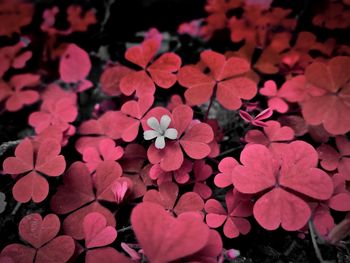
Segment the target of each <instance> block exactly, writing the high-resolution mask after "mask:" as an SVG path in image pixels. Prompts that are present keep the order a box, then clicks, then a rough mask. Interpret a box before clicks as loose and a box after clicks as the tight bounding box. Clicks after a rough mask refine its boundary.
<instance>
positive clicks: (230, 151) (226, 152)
mask: <svg viewBox="0 0 350 263" xmlns="http://www.w3.org/2000/svg"><path fill="white" fill-rule="evenodd" d="M240 148H242V146H238V147H235V148H231V149H229V150H227V151H224V152H222V153H220V154H219V155H218V156H216V158H219V157H222V156H225V155H227V154H229V153H232V152H234V151H236V150H238V149H240Z"/></svg>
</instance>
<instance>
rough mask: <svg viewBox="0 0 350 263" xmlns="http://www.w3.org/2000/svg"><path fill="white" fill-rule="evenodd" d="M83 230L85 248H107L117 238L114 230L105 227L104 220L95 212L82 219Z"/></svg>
mask: <svg viewBox="0 0 350 263" xmlns="http://www.w3.org/2000/svg"><path fill="white" fill-rule="evenodd" d="M83 229H84V236H85V246H86V247H87V248H94V247H103V246H107V245H109V244H111V243H112V242H113V241H114V240H115V239H116V238H117V231H116V230H115V228H114V227H112V226H107V220H106V218H105V217H104V216H103V215H102V214H100V213H97V212H94V213H90V214H88V215H87V216H86V217H85V218H84V222H83Z"/></svg>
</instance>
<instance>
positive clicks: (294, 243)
mask: <svg viewBox="0 0 350 263" xmlns="http://www.w3.org/2000/svg"><path fill="white" fill-rule="evenodd" d="M33 2H36V5H37V8H36V14H35V15H34V21H33V23H32V25H30V26H28V27H27V28H25V30H24V31H25V33H27V34H34V35H36V34H37V35H38V36H39V38H38V39H36V41H37V42H35V43H32V47H34V56H37V59H36V60H35V59H34V60H33V61H31V65H29V66H30V67H33V68H38V64H37V63H39V61H40V59H39V58H40V53H41V52H40V51H41V47H42V43H41V40H40V36H41V34H42V33H40V32H39V31H38V28H39V27H40V26H39V25H40V23H41V14H42V11H43V10H44V9H45V8H47V7H51V6H53V4H54V5H57V6H59V7H62V10H64V9H65V7H67V6H69V5H71V4H74V3H78V4H80V5H82V6H83V7H85V8H87V9H88V8H90V7H94V8H95V9H96V10H97V18H98V20H99V21H104V19H105V16H106V14H107V13H108V10H107V9H106V7H108V5H106V3H107V0H91V1H88V0H85V1H84V0H81V1H77V0H75V1H71V0H69V1H68V0H65V1H63V0H60V1H49V0H37V1H33ZM205 2H206V1H205V0H115V2H114V3H113V4H112V5H111V6H110V9H109V12H110V16H109V19H108V20H107V21H106V24H105V27H104V30H103V31H101V30H100V25H101V23H98V24H96V25H94V26H92V27H91V28H90V29H89V31H88V32H87V33H75V34H72V35H71V36H69V37H66V38H65V39H64V42H70V41H72V42H75V43H77V44H78V45H80V46H81V47H82V48H84V49H85V50H87V51H88V52H97V51H98V50H99V48H100V46H106V47H107V49H108V51H109V54H110V56H111V58H112V59H113V60H117V61H121V62H124V59H123V55H124V51H125V43H126V42H138V41H140V40H141V39H142V38H141V37H136V33H137V32H140V31H146V30H148V29H149V28H150V27H156V28H157V29H158V30H159V31H167V32H169V33H170V34H172V35H175V34H176V29H177V27H178V26H179V24H181V23H183V22H186V21H190V20H193V19H198V18H202V17H205V16H206V13H205V11H204V5H205ZM274 2H277V3H278V4H280V5H283V6H285V7H289V8H292V9H293V13H294V14H298V16H299V20H298V27H297V28H298V31H303V30H311V31H312V32H314V33H315V34H316V35H317V36H318V37H319V38H320V39H325V38H327V37H330V36H334V37H336V38H337V39H338V40H340V41H346V38H347V37H348V36H349V34H344V32H341V31H339V32H338V31H329V30H324V29H323V30H319V29H317V30H315V28H313V27H312V24H311V21H310V20H311V18H312V14H313V10H315V9H316V8H320V7H321V6H322V5H324V4H325V3H326V1H318V0H314V1H308V0H302V1H301V0H299V1H296V0H287V1H282V0H279V1H274ZM0 23H1V21H0ZM65 26H67V25H66V23H65V19H64V15H62V17H60V19H59V20H58V22H57V27H59V28H62V29H63V28H65ZM225 40H227V37H225V34H224V33H223V34H217V36H214V38H213V39H212V40H211V41H210V42H209V43H207V44H203V43H200V42H196V41H194V40H191V39H190V38H189V37H186V36H183V37H180V40H179V41H180V42H181V44H182V46H181V48H180V49H179V50H177V52H178V53H179V54H180V55H181V57H182V59H183V60H184V61H185V62H190V61H192V60H194V61H195V60H196V59H197V58H196V55H198V54H199V50H200V49H203V48H213V49H216V50H225V49H227V48H228V47H231V45H232V44H231V43H230V42H229V41H225ZM11 41H13V40H9V39H7V38H4V37H1V38H0V45H6V44H7V43H9V42H11ZM192 41H194V42H192ZM14 42H16V41H14ZM189 42H191V43H192V45H191V46H190V45H188V43H189ZM1 43H2V44H1ZM203 45H206V46H203ZM170 46H171V43H170ZM186 56H187V57H186ZM92 61H93V64H94V67H96V71H98V70H100V64H99V63H100V62H99V60H98V59H97V60H96V61H94V60H92ZM40 66H42V65H40ZM46 66H47V70H48V71H50V65H46ZM56 74H57V73H56ZM95 74H96V73H95ZM92 75H94V73H92ZM96 75H97V74H96ZM53 77H55V76H53ZM92 79H93V76H92ZM158 95H159V96H160V97H162V96H163V95H164V94H162V93H160V94H158ZM36 106H37V105H34V106H31V107H29V108H26V109H25V110H22V111H20V112H17V113H2V114H0V144H3V143H4V142H9V141H16V140H18V139H20V138H23V137H25V136H27V135H30V134H32V133H33V131H32V129H31V128H30V127H29V126H28V125H27V118H28V115H29V113H30V112H32V111H33V110H34V109H35V107H36ZM84 114H87V115H88V112H87V113H84V112H83V115H84ZM241 132H242V131H241ZM234 137H236V138H237V137H239V134H237V132H236V133H235V135H233V138H234ZM72 139H73V141H74V138H72ZM235 143H236V142H235V141H233V142H232V144H235ZM70 145H74V143H71V144H70ZM228 146H230V145H228ZM228 146H226V147H228ZM231 147H232V145H231ZM13 148H14V147H9V148H8V149H7V150H6V151H5V153H4V154H3V155H2V156H1V150H2V149H1V147H0V163H2V162H3V160H4V159H5V158H6V157H8V156H10V155H12V153H13ZM72 149H73V148H72ZM69 152H71V150H70V149H69V148H68V149H64V154H66V153H67V154H68V153H69ZM68 156H69V154H68ZM74 157H76V156H74ZM67 159H69V158H67ZM58 183H59V181H57V180H56V181H55V180H51V181H50V188H51V189H54V185H57V184H58ZM52 185H53V187H51V186H52ZM12 186H13V180H12V179H11V178H9V177H8V176H0V191H1V192H4V193H5V194H6V196H7V202H8V206H7V208H6V210H5V212H4V213H2V214H0V250H1V249H2V248H3V247H4V246H6V245H7V244H10V243H14V242H17V241H18V238H19V237H18V234H17V228H18V223H19V221H20V220H21V218H22V217H23V216H24V215H26V214H28V213H32V212H41V213H43V214H46V213H48V211H49V210H48V207H49V203H48V201H47V200H49V198H47V199H46V201H45V202H43V203H40V204H39V205H37V204H33V203H29V204H25V205H21V206H20V207H19V208H18V207H17V208H18V210H17V211H16V209H15V207H16V205H17V203H16V202H15V201H14V200H13V199H11V198H12V197H11V189H12ZM11 200H12V201H11ZM14 210H15V211H14ZM252 221H253V220H252ZM222 236H223V235H222ZM224 243H225V246H224V247H225V248H227V249H229V248H235V249H238V250H240V251H241V254H242V257H240V258H239V259H237V260H235V261H234V262H247V263H248V262H259V263H268V262H276V263H277V262H300V263H302V262H317V259H316V256H315V252H314V249H313V246H312V243H311V239H310V236H309V235H308V234H307V235H306V236H305V238H304V239H301V238H299V237H298V233H288V232H286V231H282V230H278V231H273V232H269V231H265V230H263V229H262V228H261V227H259V226H258V225H257V224H256V223H254V222H252V231H251V232H250V233H249V234H248V235H247V236H240V237H239V238H237V239H233V240H229V239H224ZM320 249H321V252H322V255H323V257H324V259H328V260H333V262H339V263H345V262H350V253H349V251H348V249H350V245H349V243H347V242H344V243H343V246H342V247H335V246H328V245H320Z"/></svg>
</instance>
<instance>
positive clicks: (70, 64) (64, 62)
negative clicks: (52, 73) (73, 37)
mask: <svg viewBox="0 0 350 263" xmlns="http://www.w3.org/2000/svg"><path fill="white" fill-rule="evenodd" d="M90 69H91V62H90V58H89V55H88V54H87V53H86V51H85V50H83V49H81V48H80V47H78V46H77V45H75V44H69V45H68V47H67V49H66V50H65V52H64V53H63V54H62V57H61V61H60V67H59V71H60V77H61V80H63V81H64V82H67V83H70V82H73V83H77V82H79V81H81V80H84V79H85V78H86V77H87V75H88V74H89V72H90Z"/></svg>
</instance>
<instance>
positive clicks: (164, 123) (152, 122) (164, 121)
mask: <svg viewBox="0 0 350 263" xmlns="http://www.w3.org/2000/svg"><path fill="white" fill-rule="evenodd" d="M170 122H171V119H170V117H169V116H168V115H163V116H162V118H160V123H159V122H158V120H157V119H156V118H155V117H151V118H149V119H148V120H147V124H148V126H149V127H150V128H151V129H152V130H148V131H145V132H144V133H143V138H144V139H145V140H152V139H154V138H157V139H156V142H155V144H154V145H155V146H156V148H157V149H164V147H165V138H168V139H171V140H175V139H176V138H177V130H176V129H174V128H169V129H168V127H169V124H170Z"/></svg>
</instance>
